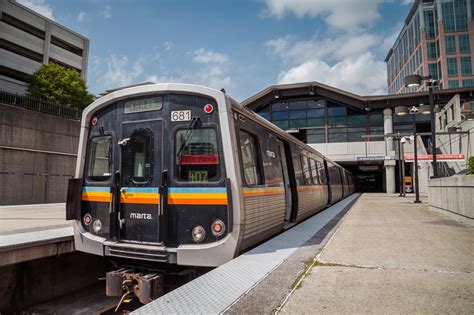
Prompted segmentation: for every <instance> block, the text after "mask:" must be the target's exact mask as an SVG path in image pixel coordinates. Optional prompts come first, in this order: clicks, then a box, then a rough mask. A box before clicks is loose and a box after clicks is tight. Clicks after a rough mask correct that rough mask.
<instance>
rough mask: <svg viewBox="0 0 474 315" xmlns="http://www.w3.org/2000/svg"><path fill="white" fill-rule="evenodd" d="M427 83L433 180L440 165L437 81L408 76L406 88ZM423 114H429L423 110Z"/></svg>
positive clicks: (428, 77) (424, 77) (429, 78)
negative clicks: (435, 97)
mask: <svg viewBox="0 0 474 315" xmlns="http://www.w3.org/2000/svg"><path fill="white" fill-rule="evenodd" d="M422 81H425V82H426V83H427V84H428V91H429V100H430V113H431V145H432V148H431V151H432V152H431V153H432V155H433V178H437V177H438V163H437V160H436V124H435V116H436V113H435V107H434V99H433V86H434V85H436V84H437V83H438V81H437V80H434V79H432V78H431V76H429V75H428V76H423V77H422V76H420V75H418V74H413V75H408V76H406V77H405V86H406V87H415V88H417V87H419V86H420V85H421V82H422ZM422 113H423V114H427V113H428V112H425V111H423V110H422Z"/></svg>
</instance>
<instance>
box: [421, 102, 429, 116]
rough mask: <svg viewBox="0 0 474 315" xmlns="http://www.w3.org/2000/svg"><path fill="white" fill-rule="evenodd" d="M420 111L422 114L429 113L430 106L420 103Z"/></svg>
mask: <svg viewBox="0 0 474 315" xmlns="http://www.w3.org/2000/svg"><path fill="white" fill-rule="evenodd" d="M420 113H422V114H424V115H429V114H431V106H430V105H423V104H420Z"/></svg>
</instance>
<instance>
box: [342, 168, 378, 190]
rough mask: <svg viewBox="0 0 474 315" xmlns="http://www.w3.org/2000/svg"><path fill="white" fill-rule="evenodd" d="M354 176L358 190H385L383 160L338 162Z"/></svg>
mask: <svg viewBox="0 0 474 315" xmlns="http://www.w3.org/2000/svg"><path fill="white" fill-rule="evenodd" d="M338 164H340V165H341V166H343V167H344V168H346V169H347V170H348V171H349V172H351V173H352V175H353V176H354V185H355V191H356V192H385V181H384V167H383V161H370V162H356V161H354V162H338Z"/></svg>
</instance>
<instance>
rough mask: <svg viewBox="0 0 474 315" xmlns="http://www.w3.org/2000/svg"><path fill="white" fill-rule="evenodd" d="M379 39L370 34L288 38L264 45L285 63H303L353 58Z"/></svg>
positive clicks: (378, 41) (271, 41) (273, 40)
mask: <svg viewBox="0 0 474 315" xmlns="http://www.w3.org/2000/svg"><path fill="white" fill-rule="evenodd" d="M379 43H380V38H379V37H377V36H376V35H372V34H359V35H348V34H346V35H340V36H338V37H335V38H332V37H331V38H328V37H326V38H314V39H310V40H304V41H294V40H292V39H291V38H290V37H288V36H287V37H282V38H278V39H272V40H269V41H267V42H266V43H265V46H267V48H269V49H270V52H271V53H273V54H276V55H278V56H279V57H281V58H282V59H283V60H285V61H287V62H299V63H301V62H305V61H307V60H311V59H313V58H327V59H329V60H337V59H341V58H345V57H349V56H355V55H358V54H361V53H364V52H366V51H368V50H369V49H370V48H372V47H374V46H376V45H378V44H379Z"/></svg>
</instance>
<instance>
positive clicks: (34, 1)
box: [17, 0, 54, 20]
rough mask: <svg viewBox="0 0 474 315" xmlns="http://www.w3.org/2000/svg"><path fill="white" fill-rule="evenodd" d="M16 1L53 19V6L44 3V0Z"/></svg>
mask: <svg viewBox="0 0 474 315" xmlns="http://www.w3.org/2000/svg"><path fill="white" fill-rule="evenodd" d="M17 2H18V3H19V4H22V5H24V6H25V7H28V8H30V9H31V10H33V11H35V12H38V13H39V14H41V15H43V16H45V17H47V18H48V19H50V20H54V15H53V7H52V6H51V5H49V4H46V2H45V0H17Z"/></svg>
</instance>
